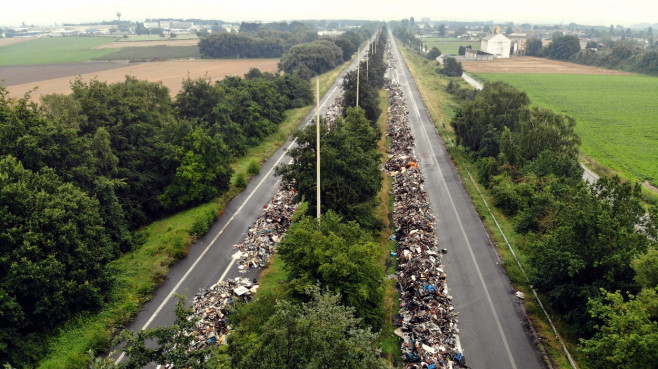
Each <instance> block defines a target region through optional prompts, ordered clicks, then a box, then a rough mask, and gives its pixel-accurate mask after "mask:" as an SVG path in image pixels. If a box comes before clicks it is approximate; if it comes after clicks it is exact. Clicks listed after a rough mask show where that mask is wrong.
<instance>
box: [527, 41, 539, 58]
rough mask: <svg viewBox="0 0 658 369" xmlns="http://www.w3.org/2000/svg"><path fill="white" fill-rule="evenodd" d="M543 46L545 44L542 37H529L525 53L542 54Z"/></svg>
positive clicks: (530, 54)
mask: <svg viewBox="0 0 658 369" xmlns="http://www.w3.org/2000/svg"><path fill="white" fill-rule="evenodd" d="M542 47H543V44H542V42H541V40H540V39H538V38H529V39H528V40H527V41H526V44H525V54H526V55H527V56H542V55H543V50H542Z"/></svg>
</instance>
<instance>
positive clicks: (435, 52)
mask: <svg viewBox="0 0 658 369" xmlns="http://www.w3.org/2000/svg"><path fill="white" fill-rule="evenodd" d="M439 56H441V50H439V48H438V47H433V48H432V49H431V50H430V51H429V52H428V53H427V59H429V60H435V59H436V58H438V57H439Z"/></svg>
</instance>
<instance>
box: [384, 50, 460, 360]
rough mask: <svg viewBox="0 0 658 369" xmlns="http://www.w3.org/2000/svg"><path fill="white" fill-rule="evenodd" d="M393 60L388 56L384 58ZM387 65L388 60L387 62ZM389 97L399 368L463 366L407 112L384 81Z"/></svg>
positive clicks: (397, 94) (388, 167)
mask: <svg viewBox="0 0 658 369" xmlns="http://www.w3.org/2000/svg"><path fill="white" fill-rule="evenodd" d="M387 59H388V60H389V61H392V60H394V58H393V55H389V56H388V57H387ZM389 68H391V64H389ZM387 90H388V92H389V96H390V107H389V109H388V114H389V122H388V123H389V127H388V136H390V137H391V139H392V141H391V148H390V150H389V159H388V161H387V162H386V163H385V164H384V168H385V169H386V170H387V171H388V172H389V174H390V175H391V176H392V177H393V194H394V198H395V210H394V213H393V219H394V222H395V226H396V233H395V236H393V237H392V239H394V240H395V241H396V242H397V252H394V253H391V254H392V255H393V256H397V258H398V267H397V271H396V278H397V282H398V284H397V288H398V291H399V293H400V307H401V309H400V314H399V315H397V316H396V317H395V318H394V324H395V325H396V326H398V327H399V328H398V329H397V330H396V331H395V334H396V335H398V336H399V337H400V338H401V347H402V354H403V357H402V359H403V360H404V362H405V363H406V366H405V368H429V369H432V368H435V369H438V368H454V367H466V364H465V360H464V358H463V355H462V353H461V352H458V351H457V349H456V345H457V341H458V333H459V330H458V329H457V326H456V324H457V322H458V320H457V313H456V312H454V310H453V307H452V304H451V300H452V297H451V296H450V295H449V294H448V287H447V286H446V274H445V272H444V269H443V265H442V264H441V253H442V252H446V250H441V249H439V247H438V241H437V236H436V232H435V230H434V216H433V215H432V210H431V209H430V205H429V201H428V197H427V193H426V192H425V190H424V188H423V177H422V175H421V172H420V168H419V167H418V164H417V163H418V161H417V159H416V157H415V154H414V138H413V136H412V135H411V130H410V128H409V125H408V113H409V112H408V110H407V106H406V103H405V100H404V97H403V94H402V90H401V89H400V87H399V86H398V85H397V83H394V82H392V81H387Z"/></svg>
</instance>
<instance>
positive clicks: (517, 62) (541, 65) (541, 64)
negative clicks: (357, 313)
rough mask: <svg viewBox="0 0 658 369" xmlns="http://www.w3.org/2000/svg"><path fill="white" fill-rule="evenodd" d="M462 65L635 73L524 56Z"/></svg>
mask: <svg viewBox="0 0 658 369" xmlns="http://www.w3.org/2000/svg"><path fill="white" fill-rule="evenodd" d="M461 63H462V66H463V67H464V69H465V70H466V71H468V72H471V73H542V74H607V75H629V74H633V73H628V72H623V71H619V70H611V69H605V68H598V67H592V66H589V65H581V64H576V63H569V62H564V61H558V60H551V59H544V58H535V57H531V56H523V57H517V58H510V59H495V60H493V61H467V60H463V61H462V62H461Z"/></svg>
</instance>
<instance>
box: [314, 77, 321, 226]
mask: <svg viewBox="0 0 658 369" xmlns="http://www.w3.org/2000/svg"><path fill="white" fill-rule="evenodd" d="M315 82H316V83H315V85H316V93H315V95H316V108H315V110H316V112H317V116H316V124H315V135H316V147H315V152H316V153H317V155H316V182H317V188H316V195H315V197H316V199H315V207H316V208H317V214H316V217H317V218H318V220H319V219H320V78H319V77H318V78H316V79H315Z"/></svg>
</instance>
